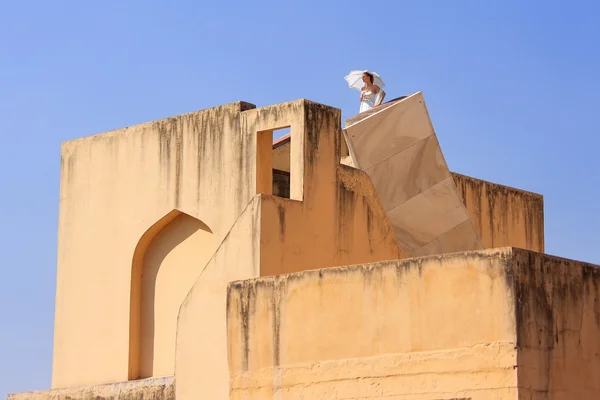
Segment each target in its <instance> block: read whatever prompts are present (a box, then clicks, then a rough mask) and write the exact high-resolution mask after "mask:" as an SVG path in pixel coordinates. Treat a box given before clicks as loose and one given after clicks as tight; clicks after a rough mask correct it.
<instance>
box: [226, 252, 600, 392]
mask: <svg viewBox="0 0 600 400" xmlns="http://www.w3.org/2000/svg"><path fill="white" fill-rule="evenodd" d="M599 270H600V267H598V266H591V265H585V264H583V263H577V262H575V261H571V260H563V259H558V258H555V257H550V256H546V255H543V254H539V253H533V252H528V251H524V250H518V249H512V248H502V249H493V250H486V251H481V252H470V253H455V254H447V255H441V256H431V257H424V258H417V259H405V260H397V261H392V262H382V263H374V264H369V265H359V266H351V267H342V268H327V269H322V270H318V271H305V272H301V273H295V274H290V275H284V276H278V277H263V278H260V279H255V280H248V281H243V282H235V283H232V284H230V286H229V294H228V304H229V308H228V311H227V313H228V317H227V318H228V346H229V354H230V359H229V369H230V374H231V383H230V391H231V392H230V395H231V397H230V398H232V399H242V398H243V399H259V398H260V399H269V398H303V397H304V398H337V399H351V398H352V399H355V398H372V399H377V398H397V399H415V400H416V399H424V400H428V399H431V400H433V399H450V398H471V399H515V398H519V399H529V398H553V399H557V398H564V399H567V398H580V399H592V398H595V397H594V396H596V395H597V393H598V390H600V383H598V381H597V380H595V379H594V378H593V376H595V374H597V373H598V372H599V371H600V356H599V355H598V354H599V352H598V346H599V345H598V342H597V338H598V337H599V335H600V322H599V319H598V318H597V315H599V314H598V310H600V304H599V300H598V299H599V298H600V297H599V295H600V293H599V290H598V286H599V284H600V272H599ZM544 277H545V279H544ZM298 316H303V317H301V318H299V317H298ZM532 396H533V397H532ZM544 396H546V397H544Z"/></svg>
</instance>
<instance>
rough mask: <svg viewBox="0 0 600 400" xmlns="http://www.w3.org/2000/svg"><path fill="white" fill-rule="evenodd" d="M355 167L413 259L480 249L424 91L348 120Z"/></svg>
mask: <svg viewBox="0 0 600 400" xmlns="http://www.w3.org/2000/svg"><path fill="white" fill-rule="evenodd" d="M346 124H347V125H346V128H345V129H344V135H345V137H346V143H347V144H348V150H349V152H350V155H351V156H352V159H353V163H354V166H355V167H356V168H360V169H362V170H363V171H365V172H366V173H367V174H368V175H369V176H370V177H371V180H372V181H373V184H374V185H375V188H376V190H377V194H378V195H379V200H380V201H381V203H382V204H383V207H384V208H385V210H386V212H387V215H388V218H389V219H390V222H391V224H392V226H393V229H394V232H395V234H396V238H397V239H398V243H399V244H400V247H401V248H402V249H403V250H404V251H405V252H406V253H407V254H408V255H410V256H422V255H430V254H440V253H451V252H458V251H468V250H480V249H483V248H484V247H483V244H482V242H481V240H480V238H479V236H478V235H477V232H476V231H475V228H474V226H473V224H472V222H471V219H470V218H469V215H468V214H467V210H466V208H465V206H464V204H463V202H462V200H461V198H460V196H459V194H458V191H457V189H456V186H455V184H454V180H453V179H452V175H451V173H450V170H449V169H448V165H447V164H446V161H445V159H444V156H443V154H442V150H441V148H440V145H439V142H438V140H437V137H436V134H435V131H434V129H433V125H432V123H431V120H430V119H429V113H428V112H427V107H426V106H425V100H424V98H423V94H422V93H421V92H418V93H415V94H413V95H411V96H407V97H404V98H401V99H399V100H395V101H391V102H389V103H386V104H383V105H381V106H379V107H376V108H374V109H372V110H369V111H367V112H365V113H361V114H358V115H356V116H354V117H352V118H350V119H348V120H347V121H346Z"/></svg>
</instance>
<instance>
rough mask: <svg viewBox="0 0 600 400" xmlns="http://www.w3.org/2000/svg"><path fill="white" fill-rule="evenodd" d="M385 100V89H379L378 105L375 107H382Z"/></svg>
mask: <svg viewBox="0 0 600 400" xmlns="http://www.w3.org/2000/svg"><path fill="white" fill-rule="evenodd" d="M383 99H385V92H384V91H383V89H379V99H377V104H375V106H378V105H381V103H383Z"/></svg>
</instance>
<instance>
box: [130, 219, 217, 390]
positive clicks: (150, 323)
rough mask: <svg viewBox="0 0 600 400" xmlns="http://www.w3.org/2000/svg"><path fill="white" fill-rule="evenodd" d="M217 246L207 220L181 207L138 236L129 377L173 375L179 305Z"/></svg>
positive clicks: (134, 260)
mask: <svg viewBox="0 0 600 400" xmlns="http://www.w3.org/2000/svg"><path fill="white" fill-rule="evenodd" d="M217 245H218V243H217V240H216V238H215V235H214V234H213V232H212V230H211V229H210V228H209V227H208V226H207V225H206V224H204V223H203V222H202V221H200V220H198V219H196V218H194V217H192V216H190V215H188V214H185V213H183V212H181V211H178V210H173V211H171V212H170V213H168V214H167V215H165V216H164V217H163V218H161V219H160V220H159V221H157V222H156V223H155V224H153V225H152V227H150V229H148V230H147V231H146V232H145V233H144V235H142V237H141V238H140V240H139V242H138V245H137V246H136V249H135V252H134V256H133V265H132V277H131V310H130V331H129V332H130V333H129V334H130V337H129V379H130V380H133V379H138V378H149V377H154V376H168V375H173V374H174V370H175V344H176V343H175V336H176V330H177V315H178V312H179V307H180V305H181V303H182V302H183V300H184V299H185V297H186V295H187V294H188V292H189V291H190V289H191V288H192V285H193V284H194V282H195V281H196V279H197V278H198V276H199V275H200V272H201V271H202V268H204V266H205V265H206V263H207V262H208V261H209V259H210V257H211V256H212V255H213V253H214V252H215V250H216V248H217Z"/></svg>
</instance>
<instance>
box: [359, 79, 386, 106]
mask: <svg viewBox="0 0 600 400" xmlns="http://www.w3.org/2000/svg"><path fill="white" fill-rule="evenodd" d="M362 81H363V82H364V83H365V84H364V86H363V87H362V88H361V90H360V112H364V111H367V110H370V109H372V108H373V107H377V106H378V105H380V104H381V103H382V102H383V99H384V98H385V92H384V91H383V89H381V88H380V87H379V86H377V85H375V84H374V83H373V82H374V81H375V79H374V76H373V74H371V73H370V72H365V73H363V76H362Z"/></svg>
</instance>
